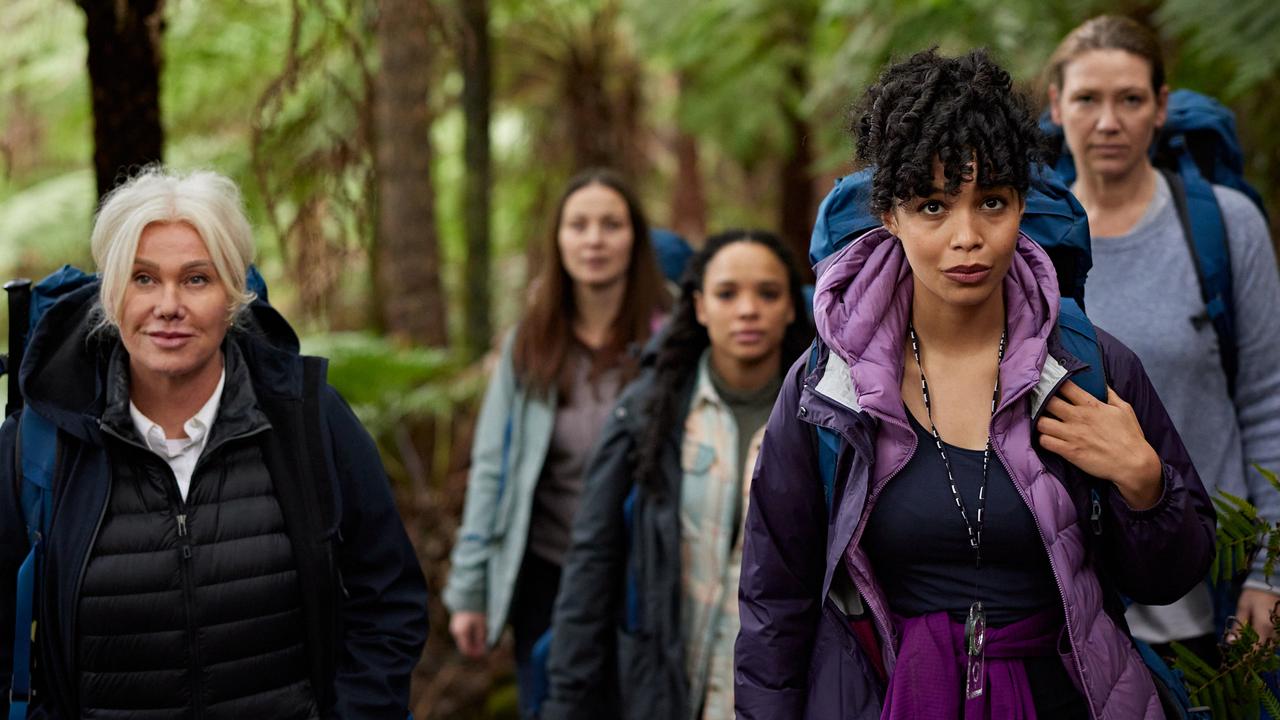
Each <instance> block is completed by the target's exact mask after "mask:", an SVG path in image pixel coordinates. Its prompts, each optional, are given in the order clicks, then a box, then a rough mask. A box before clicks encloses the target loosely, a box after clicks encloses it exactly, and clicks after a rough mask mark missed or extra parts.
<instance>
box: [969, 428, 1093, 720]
mask: <svg viewBox="0 0 1280 720" xmlns="http://www.w3.org/2000/svg"><path fill="white" fill-rule="evenodd" d="M991 447H992V449H994V450H995V455H996V457H997V458H999V459H1000V464H1001V465H1002V466H1004V471H1005V472H1006V473H1008V474H1009V479H1010V480H1011V481H1013V487H1014V488H1015V489H1017V491H1018V496H1019V497H1021V498H1022V502H1023V503H1024V504H1026V506H1027V510H1028V511H1029V512H1030V513H1031V518H1032V519H1033V520H1035V523H1036V534H1037V535H1039V536H1040V544H1041V546H1043V547H1044V554H1045V556H1046V557H1047V558H1049V571H1050V573H1051V574H1052V575H1053V584H1054V585H1056V586H1057V588H1058V599H1059V600H1060V601H1061V602H1062V623H1063V625H1065V626H1066V628H1067V641H1068V642H1070V643H1071V659H1072V660H1073V661H1074V662H1075V665H1076V672H1077V673H1078V674H1079V675H1080V686H1081V687H1080V689H1081V691H1082V692H1083V693H1084V698H1085V702H1087V703H1088V704H1089V712H1090V714H1091V715H1093V716H1094V717H1097V711H1096V709H1095V708H1094V703H1093V698H1092V697H1091V696H1090V695H1089V684H1088V683H1087V682H1085V675H1084V661H1083V660H1081V659H1080V653H1079V651H1078V650H1079V647H1080V646H1079V644H1078V643H1077V642H1076V636H1075V632H1074V631H1072V629H1071V613H1070V611H1069V610H1068V608H1067V594H1066V592H1064V590H1063V587H1062V580H1061V578H1060V577H1059V576H1058V566H1057V564H1056V563H1054V562H1053V553H1051V552H1049V541H1048V540H1046V539H1045V537H1044V530H1043V529H1042V528H1041V527H1040V518H1039V517H1037V516H1036V510H1035V508H1034V507H1032V506H1031V498H1029V497H1027V491H1026V490H1025V489H1024V488H1023V487H1022V486H1021V485H1019V484H1018V482H1017V481H1016V480H1013V478H1014V474H1013V470H1012V469H1010V468H1009V463H1008V462H1006V461H1005V459H1004V454H1003V453H1001V452H1000V448H999V447H997V446H996V444H995V443H992V444H991ZM1032 452H1035V449H1034V448H1032Z"/></svg>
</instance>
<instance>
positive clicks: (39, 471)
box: [0, 265, 267, 720]
mask: <svg viewBox="0 0 1280 720" xmlns="http://www.w3.org/2000/svg"><path fill="white" fill-rule="evenodd" d="M97 281H98V277H97V275H89V274H87V273H85V272H83V271H81V270H79V269H77V268H74V267H72V266H70V265H64V266H63V267H62V268H61V269H60V270H58V271H57V272H54V273H53V274H52V275H49V276H48V277H46V278H45V279H43V280H41V281H40V282H38V283H36V284H35V285H34V286H33V285H32V284H31V282H30V281H28V280H15V281H13V282H10V283H7V284H6V285H5V290H6V291H7V292H8V294H9V354H8V355H7V356H6V357H4V358H0V374H3V373H7V374H8V376H9V378H8V387H9V398H8V402H7V403H6V406H5V415H6V417H8V416H12V415H14V414H15V413H16V414H17V415H18V419H17V422H18V431H17V438H16V440H15V442H14V468H13V474H14V483H15V490H17V495H18V497H19V502H20V509H21V511H22V517H23V519H24V521H25V522H26V526H27V542H28V544H29V546H30V550H29V551H28V553H27V557H26V558H25V559H24V560H23V561H22V564H21V565H20V566H19V568H18V577H17V592H16V599H15V602H14V633H13V676H12V678H11V682H10V685H9V718H8V720H25V718H26V717H27V708H28V706H29V704H30V702H31V697H32V692H31V646H32V643H33V642H34V639H35V634H36V630H37V625H38V620H37V618H36V617H35V608H36V607H37V598H36V588H37V586H38V583H37V578H39V577H40V576H41V573H42V572H43V567H42V564H43V562H42V561H43V558H44V537H45V535H47V532H48V528H49V527H50V525H52V519H53V499H54V498H53V481H54V474H55V472H56V462H57V456H58V431H57V428H55V427H54V426H53V424H52V423H50V422H49V421H48V420H47V419H46V418H44V417H43V416H41V415H40V414H39V413H37V412H35V411H34V410H32V409H31V408H29V407H24V403H23V400H22V393H21V389H20V388H19V386H18V374H19V371H20V370H21V366H22V358H23V355H24V352H23V351H24V349H25V347H26V344H27V340H28V339H29V337H30V330H31V329H32V328H35V327H36V326H37V325H38V324H39V322H40V319H41V318H42V317H44V314H45V312H46V311H48V309H49V308H51V307H53V305H54V304H55V303H56V302H57V301H58V300H60V299H61V298H63V297H65V296H67V295H69V294H71V293H72V292H74V291H76V290H79V289H81V288H83V287H85V286H87V285H90V284H93V283H96V282H97ZM248 288H249V290H251V291H253V292H255V293H256V294H257V296H258V298H259V299H260V300H261V301H262V302H266V300H267V286H266V283H265V282H264V281H263V279H262V276H261V275H260V274H258V270H257V269H256V268H253V267H250V268H249V277H248Z"/></svg>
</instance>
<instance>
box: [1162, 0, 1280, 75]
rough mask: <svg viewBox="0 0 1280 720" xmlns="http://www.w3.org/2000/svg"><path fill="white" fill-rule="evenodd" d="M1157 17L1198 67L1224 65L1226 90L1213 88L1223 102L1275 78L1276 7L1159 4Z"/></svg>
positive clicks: (1247, 2) (1279, 32)
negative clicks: (1178, 37)
mask: <svg viewBox="0 0 1280 720" xmlns="http://www.w3.org/2000/svg"><path fill="white" fill-rule="evenodd" d="M1157 17H1158V18H1159V20H1160V22H1161V24H1162V25H1164V26H1166V27H1167V28H1168V29H1169V30H1171V31H1173V32H1174V33H1175V34H1178V35H1180V36H1182V37H1184V38H1185V40H1186V45H1185V47H1184V50H1185V51H1186V52H1187V53H1189V54H1190V55H1191V56H1193V58H1194V60H1195V61H1197V62H1198V63H1199V64H1215V65H1219V66H1222V65H1225V66H1226V69H1228V70H1229V72H1230V77H1228V78H1227V80H1228V81H1227V83H1226V85H1225V86H1221V87H1217V88H1213V89H1214V90H1216V91H1217V92H1219V93H1221V94H1222V95H1223V96H1224V97H1225V98H1226V99H1236V98H1238V97H1240V96H1241V95H1244V94H1246V93H1249V92H1251V91H1253V90H1254V89H1255V88H1256V87H1257V86H1259V85H1261V84H1263V83H1265V82H1267V81H1271V80H1274V79H1275V77H1276V75H1277V74H1280V51H1278V50H1277V48H1280V3H1275V2H1273V1H1272V0H1236V2H1231V3H1226V4H1216V3H1205V2H1198V1H1197V0H1165V2H1164V3H1162V4H1161V6H1160V10H1159V12H1158V13H1157Z"/></svg>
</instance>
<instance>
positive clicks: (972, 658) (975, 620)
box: [907, 323, 1008, 699]
mask: <svg viewBox="0 0 1280 720" xmlns="http://www.w3.org/2000/svg"><path fill="white" fill-rule="evenodd" d="M907 329H908V331H909V332H910V333H911V352H912V354H913V355H914V356H915V360H916V368H917V369H919V370H920V395H921V396H922V397H923V398H924V412H925V416H926V417H928V419H929V432H930V433H931V434H932V435H933V443H934V445H935V446H937V448H938V454H939V455H941V456H942V466H943V467H944V468H946V471H947V483H948V484H949V485H950V486H951V497H952V498H953V499H954V500H955V501H956V508H957V509H959V510H960V518H961V519H962V520H964V527H965V529H966V530H968V531H969V547H970V548H971V549H972V550H973V566H974V568H975V569H977V568H981V567H982V526H983V523H984V522H985V511H986V508H987V478H988V477H989V476H990V468H991V434H990V433H988V434H987V445H986V447H985V448H984V449H983V451H982V485H981V486H979V488H978V508H977V510H978V512H977V523H976V524H975V523H971V522H969V511H968V509H967V508H966V507H965V505H964V500H963V499H962V498H961V497H960V491H959V490H958V489H957V488H956V479H955V475H954V474H953V473H952V472H951V460H950V458H948V457H947V450H946V448H945V446H943V444H942V436H940V435H939V434H938V427H937V425H935V424H934V423H933V407H932V405H930V403H929V381H928V380H925V377H924V364H923V363H921V362H920V338H919V337H917V336H916V327H915V323H909V324H908V325H907ZM1007 336H1008V330H1005V331H1002V332H1001V333H1000V351H999V355H998V356H997V360H996V387H995V390H993V391H992V393H991V415H992V417H994V416H995V414H996V405H997V403H998V402H999V400H1000V371H999V367H1000V363H1001V362H1003V361H1004V348H1005V341H1006V339H1007ZM964 631H965V632H964V636H965V650H966V655H967V657H966V662H965V697H966V698H969V699H973V698H976V697H980V696H981V695H982V692H983V687H984V685H985V683H984V677H985V674H986V673H985V653H984V650H985V648H986V637H987V614H986V612H985V611H984V610H983V608H982V601H981V600H976V599H975V600H974V601H973V603H972V604H970V605H969V617H968V618H967V620H966V621H965V626H964Z"/></svg>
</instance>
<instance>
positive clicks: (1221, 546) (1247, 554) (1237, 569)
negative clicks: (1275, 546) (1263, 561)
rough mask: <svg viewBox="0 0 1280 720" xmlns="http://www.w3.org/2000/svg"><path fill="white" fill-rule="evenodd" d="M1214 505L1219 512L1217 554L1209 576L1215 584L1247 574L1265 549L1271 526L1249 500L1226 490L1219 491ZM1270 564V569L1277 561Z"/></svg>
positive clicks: (1271, 559)
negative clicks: (1259, 551) (1257, 552)
mask: <svg viewBox="0 0 1280 720" xmlns="http://www.w3.org/2000/svg"><path fill="white" fill-rule="evenodd" d="M1213 504H1214V507H1216V508H1217V511H1218V552H1217V554H1216V555H1215V556H1214V558H1213V565H1212V566H1210V568H1209V577H1210V578H1212V579H1213V581H1214V582H1230V581H1231V579H1232V578H1234V577H1236V576H1237V575H1239V574H1240V573H1242V572H1246V571H1247V570H1248V569H1249V565H1250V563H1251V561H1252V559H1253V555H1254V553H1255V552H1256V551H1257V549H1258V548H1259V547H1264V546H1266V544H1267V538H1268V535H1269V533H1270V531H1271V526H1270V524H1269V523H1267V521H1266V520H1264V519H1262V518H1261V517H1259V516H1258V510H1257V508H1255V507H1254V506H1253V505H1252V504H1250V503H1249V501H1248V500H1245V499H1243V498H1239V497H1236V496H1235V495H1232V494H1231V493H1229V492H1227V491H1225V490H1219V491H1218V493H1217V495H1216V496H1215V497H1214V498H1213ZM1267 562H1268V567H1270V564H1271V563H1272V562H1274V558H1268V561H1267ZM1268 572H1269V570H1268Z"/></svg>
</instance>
